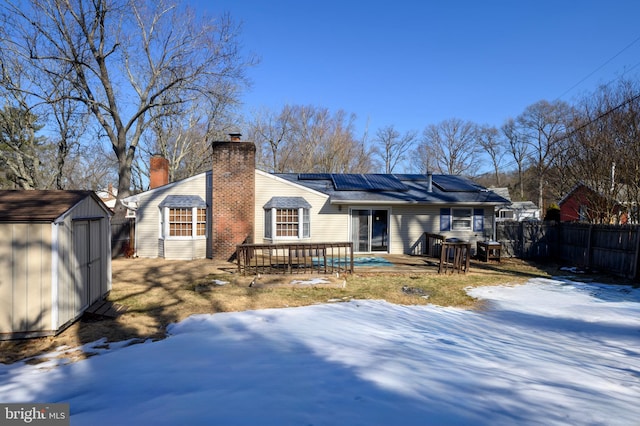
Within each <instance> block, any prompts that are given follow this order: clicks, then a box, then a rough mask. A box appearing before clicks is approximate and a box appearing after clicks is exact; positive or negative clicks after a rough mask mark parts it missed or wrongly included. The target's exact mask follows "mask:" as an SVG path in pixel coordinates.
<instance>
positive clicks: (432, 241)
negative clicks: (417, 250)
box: [423, 232, 446, 257]
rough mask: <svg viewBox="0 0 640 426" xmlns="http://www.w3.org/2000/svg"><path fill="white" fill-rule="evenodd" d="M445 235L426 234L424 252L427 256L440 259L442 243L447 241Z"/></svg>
mask: <svg viewBox="0 0 640 426" xmlns="http://www.w3.org/2000/svg"><path fill="white" fill-rule="evenodd" d="M445 239H446V238H445V236H444V235H439V234H430V233H428V232H425V233H424V240H425V246H424V252H423V254H424V255H425V256H429V257H440V252H441V250H442V243H443V242H444V240H445Z"/></svg>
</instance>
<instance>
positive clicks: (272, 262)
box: [237, 242, 353, 275]
mask: <svg viewBox="0 0 640 426" xmlns="http://www.w3.org/2000/svg"><path fill="white" fill-rule="evenodd" d="M237 254H238V258H237V259H238V272H239V273H241V274H243V275H246V274H247V273H249V274H298V273H318V274H335V273H340V272H349V273H353V243H350V242H345V243H299V244H240V245H238V246H237Z"/></svg>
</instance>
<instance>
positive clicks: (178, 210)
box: [159, 195, 207, 239]
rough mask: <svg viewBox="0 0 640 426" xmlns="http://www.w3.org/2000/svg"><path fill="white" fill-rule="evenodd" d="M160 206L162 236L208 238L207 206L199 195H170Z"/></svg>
mask: <svg viewBox="0 0 640 426" xmlns="http://www.w3.org/2000/svg"><path fill="white" fill-rule="evenodd" d="M159 207H160V235H161V237H162V238H176V239H185V238H206V235H207V208H206V203H205V202H204V201H203V200H202V198H200V197H199V196H193V195H169V196H167V197H166V198H165V199H164V200H163V201H162V202H161V203H160V205H159Z"/></svg>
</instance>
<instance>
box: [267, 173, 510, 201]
mask: <svg viewBox="0 0 640 426" xmlns="http://www.w3.org/2000/svg"><path fill="white" fill-rule="evenodd" d="M275 176H278V177H280V178H282V179H285V180H288V181H290V182H294V183H296V184H298V185H302V186H305V187H307V188H310V189H313V190H315V191H318V192H321V193H324V194H326V195H328V196H329V197H330V200H331V203H335V204H341V203H343V204H344V203H369V202H370V203H402V204H489V205H499V204H505V203H509V200H507V199H506V198H504V197H501V196H500V195H498V194H496V193H495V192H493V191H490V190H488V189H487V188H485V187H483V186H480V185H477V184H476V183H474V182H473V181H471V180H469V179H466V178H464V177H461V176H452V175H435V174H434V175H432V177H431V179H429V175H421V174H392V175H366V174H365V175H359V177H358V178H355V177H353V175H351V177H350V178H349V180H348V182H342V181H341V180H340V179H341V178H338V184H336V179H335V176H344V175H334V174H329V173H326V174H324V173H317V174H313V175H312V174H301V175H299V174H297V173H279V174H275ZM376 182H377V183H380V182H382V183H384V185H383V184H382V183H381V184H380V186H376ZM347 183H348V185H347ZM358 184H359V185H360V186H358Z"/></svg>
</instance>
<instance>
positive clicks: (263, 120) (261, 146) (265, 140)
mask: <svg viewBox="0 0 640 426" xmlns="http://www.w3.org/2000/svg"><path fill="white" fill-rule="evenodd" d="M291 114H292V108H291V107H290V106H289V105H285V106H284V107H283V108H282V110H280V111H279V112H275V111H271V110H269V109H266V108H265V109H263V110H262V111H260V112H258V113H257V114H255V115H254V117H253V120H252V121H251V123H249V137H250V139H251V140H252V141H253V142H255V144H256V146H257V147H258V152H257V154H258V155H257V157H258V158H257V162H258V165H260V166H261V167H263V168H264V169H265V170H267V171H270V172H275V173H282V172H285V171H286V170H289V169H291V168H293V165H292V164H291V162H290V159H291V157H292V155H291V154H292V152H293V149H294V147H293V144H292V143H291V139H290V135H291Z"/></svg>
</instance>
